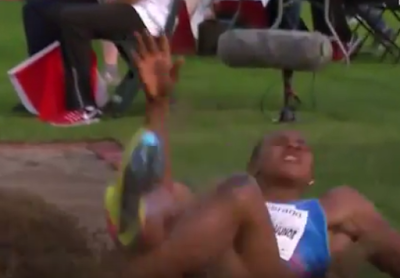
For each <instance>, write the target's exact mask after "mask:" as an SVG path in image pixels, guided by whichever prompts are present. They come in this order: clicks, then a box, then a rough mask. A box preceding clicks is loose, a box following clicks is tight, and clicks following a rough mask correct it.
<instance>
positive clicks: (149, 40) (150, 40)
mask: <svg viewBox="0 0 400 278" xmlns="http://www.w3.org/2000/svg"><path fill="white" fill-rule="evenodd" d="M144 37H145V41H146V44H147V45H146V46H147V50H148V51H149V52H150V53H158V52H159V51H160V50H159V47H158V45H157V44H159V43H158V42H156V39H155V38H154V37H153V36H151V35H150V33H149V32H148V31H146V33H145V34H144Z"/></svg>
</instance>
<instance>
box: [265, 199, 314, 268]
mask: <svg viewBox="0 0 400 278" xmlns="http://www.w3.org/2000/svg"><path fill="white" fill-rule="evenodd" d="M266 206H267V209H268V212H269V214H270V217H271V221H272V224H273V226H274V228H275V237H276V240H277V244H278V248H279V255H280V257H281V259H283V260H285V261H289V260H290V259H291V258H292V256H293V254H294V252H295V250H296V247H297V245H298V244H299V242H300V240H301V238H302V236H303V234H304V230H305V228H306V225H307V220H308V211H306V210H300V209H297V208H296V207H295V206H294V205H286V204H275V203H266Z"/></svg>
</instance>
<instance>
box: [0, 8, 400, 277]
mask: <svg viewBox="0 0 400 278" xmlns="http://www.w3.org/2000/svg"><path fill="white" fill-rule="evenodd" d="M0 6H1V8H0V26H2V30H4V31H3V32H2V34H1V37H0V53H1V56H0V57H1V60H0V70H1V72H3V73H5V72H6V70H7V69H9V68H10V67H12V66H13V65H15V64H16V63H17V62H19V61H21V60H22V59H24V58H25V42H24V38H23V35H22V28H21V24H20V10H19V9H20V7H19V4H16V3H0ZM399 76H400V68H399V67H398V66H393V65H389V64H379V63H378V62H377V61H375V62H374V61H371V62H369V63H367V62H357V61H356V62H354V63H353V64H352V65H351V66H350V67H349V68H346V67H345V66H344V65H341V64H333V65H331V66H329V68H328V69H327V70H325V71H324V72H323V73H320V74H318V75H317V79H316V82H315V86H314V91H315V95H316V102H317V106H316V107H315V108H313V106H312V105H311V103H312V97H311V95H312V93H311V81H312V76H311V75H310V74H298V75H296V88H297V90H298V92H299V94H300V96H301V97H302V98H303V102H304V105H303V106H302V109H301V112H300V113H299V115H300V117H301V120H300V121H299V123H297V124H295V125H291V126H277V125H274V124H272V123H271V120H270V118H271V115H275V114H276V111H277V110H278V108H279V104H280V91H281V87H280V85H279V73H278V72H277V71H271V70H233V69H229V68H226V67H225V66H223V65H221V64H220V63H218V62H216V61H214V60H207V59H197V58H190V59H189V60H188V62H187V65H186V66H185V67H184V69H183V72H182V78H181V82H180V84H179V86H178V93H179V98H180V105H179V107H178V109H177V111H176V112H175V113H174V115H173V117H172V120H171V121H172V124H171V133H172V144H173V162H174V170H175V174H176V176H177V177H179V179H182V180H186V181H189V182H190V183H192V184H194V185H195V186H196V188H197V189H199V190H201V188H205V187H207V186H208V185H209V183H210V181H211V180H213V179H215V178H218V177H220V176H223V175H225V174H227V173H229V172H232V171H237V170H241V169H243V168H244V166H245V163H246V160H247V158H248V156H249V151H250V148H251V147H252V145H253V143H254V142H255V141H256V139H257V138H259V137H260V135H261V134H263V133H265V132H268V131H271V130H275V129H277V128H287V127H289V128H295V129H299V130H301V131H303V132H304V133H305V134H306V136H307V138H308V139H309V141H310V143H311V145H312V147H313V149H314V151H315V154H316V186H315V187H314V189H313V190H312V194H317V193H319V192H322V191H324V190H326V189H327V188H330V187H333V186H336V185H342V184H348V185H351V186H354V187H356V188H357V189H359V190H360V191H361V192H363V193H365V194H366V195H367V196H368V197H370V198H372V199H373V200H374V201H375V202H376V203H377V205H378V206H379V208H381V209H382V211H383V212H384V213H385V215H386V216H387V217H388V218H390V219H391V220H392V222H393V224H395V225H397V226H399V227H400V220H398V217H397V219H396V216H397V215H399V213H400V206H399V205H398V204H397V201H398V198H399V197H398V196H400V177H399V174H398V170H399V167H400V112H399V110H400V92H399V90H398V88H399V85H398V84H399V83H398V82H399V79H397V78H399ZM0 94H1V95H0V140H2V141H50V140H79V139H89V138H110V137H113V138H116V139H117V140H120V141H122V142H124V141H125V140H126V139H128V137H129V136H130V135H131V133H132V132H133V131H134V130H135V129H136V128H137V127H138V125H139V123H140V122H141V121H142V118H141V116H135V115H140V114H142V112H143V100H138V101H136V102H135V104H134V105H133V107H132V109H131V110H130V111H129V113H128V115H127V117H124V118H123V119H118V120H115V119H106V120H105V121H104V122H102V123H101V124H98V125H93V126H88V127H81V128H70V129H60V128H53V127H50V126H48V125H46V124H43V123H41V122H39V121H37V120H35V119H32V118H23V117H17V116H15V115H12V114H10V113H9V112H8V111H9V110H10V109H11V107H12V105H13V104H14V103H15V102H16V100H17V99H16V96H15V93H14V92H13V90H12V88H11V86H10V83H9V81H8V79H7V76H6V75H5V74H2V75H1V76H0ZM264 95H266V103H267V104H266V107H267V110H268V111H269V112H268V113H266V114H262V113H261V112H260V109H259V106H260V100H261V98H262V97H263V96H264ZM367 277H377V274H376V273H375V272H369V273H368V274H367Z"/></svg>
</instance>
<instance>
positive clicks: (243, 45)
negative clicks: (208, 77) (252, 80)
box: [217, 29, 332, 71]
mask: <svg viewBox="0 0 400 278" xmlns="http://www.w3.org/2000/svg"><path fill="white" fill-rule="evenodd" d="M217 55H218V57H219V58H220V59H221V60H222V62H223V63H225V64H226V65H228V66H230V67H238V68H240V67H243V68H277V69H282V68H285V69H293V70H296V71H317V70H320V69H321V68H322V67H323V66H325V65H326V64H328V63H329V62H330V61H331V59H332V45H331V42H330V40H329V38H328V37H327V36H324V35H322V34H321V33H317V32H312V33H311V32H304V31H294V30H276V29H271V30H264V29H235V30H229V31H227V32H225V33H223V34H222V35H221V36H220V37H219V41H218V54H217Z"/></svg>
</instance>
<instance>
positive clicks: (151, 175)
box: [106, 130, 164, 247]
mask: <svg viewBox="0 0 400 278" xmlns="http://www.w3.org/2000/svg"><path fill="white" fill-rule="evenodd" d="M124 162H125V163H124ZM163 172H164V161H163V157H162V149H161V145H160V142H159V140H158V138H157V136H156V134H154V133H153V132H151V131H147V130H142V131H140V132H139V134H137V135H136V137H135V138H134V139H133V140H132V142H131V144H130V146H129V148H128V149H127V151H126V153H125V156H124V161H123V164H122V167H121V171H120V173H119V174H120V175H119V178H118V181H117V184H115V185H114V186H111V187H109V188H108V189H107V194H106V195H107V196H106V207H107V213H108V218H109V219H108V222H109V229H110V227H111V228H112V232H111V231H110V232H111V233H113V234H114V236H113V237H114V239H115V240H117V241H118V243H119V244H120V245H122V246H125V247H129V246H131V245H133V244H134V240H135V238H136V236H137V235H138V233H139V232H140V230H141V228H142V227H143V225H145V218H146V200H145V197H144V195H146V194H147V193H149V192H151V191H152V190H153V189H154V188H155V187H156V186H157V185H158V184H159V183H160V181H161V178H162V174H163ZM110 225H111V226H110Z"/></svg>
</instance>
